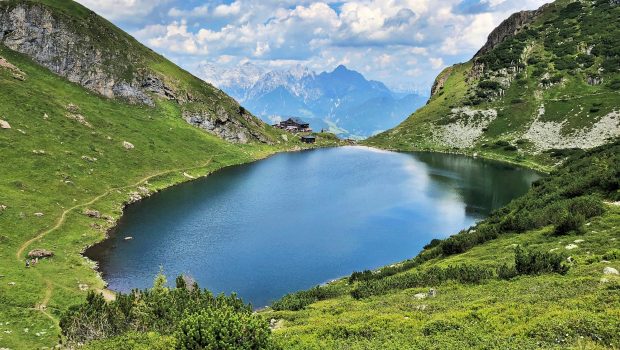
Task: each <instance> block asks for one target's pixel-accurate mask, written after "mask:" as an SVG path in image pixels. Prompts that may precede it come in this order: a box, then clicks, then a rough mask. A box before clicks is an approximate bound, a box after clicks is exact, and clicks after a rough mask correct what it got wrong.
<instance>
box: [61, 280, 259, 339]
mask: <svg viewBox="0 0 620 350" xmlns="http://www.w3.org/2000/svg"><path fill="white" fill-rule="evenodd" d="M252 311H253V310H252V307H251V306H250V305H246V304H244V303H243V301H242V300H241V299H239V298H237V297H236V296H235V295H234V294H233V295H231V296H224V295H219V296H217V297H214V296H213V294H211V293H210V292H209V291H207V290H201V289H199V288H198V286H197V285H196V284H194V285H193V286H186V285H185V281H184V280H183V278H178V279H177V287H176V288H167V287H166V279H165V277H164V276H163V275H161V274H160V275H159V276H158V277H157V278H156V280H155V284H154V286H153V288H152V289H149V290H142V291H138V290H135V291H133V292H132V293H130V294H119V295H117V297H116V300H115V301H112V302H106V301H105V300H104V299H103V296H102V295H101V294H96V293H94V292H90V293H89V294H88V296H87V299H86V302H85V303H84V304H80V305H76V306H73V307H71V308H69V310H67V311H66V312H65V313H64V315H63V316H62V318H61V320H60V327H61V329H62V335H63V339H64V341H65V342H66V343H68V344H77V343H87V342H89V341H92V340H96V339H106V338H113V337H117V336H124V335H126V334H131V333H132V332H140V333H143V332H154V333H156V334H159V335H168V336H171V335H174V337H173V341H174V342H175V347H176V348H177V349H224V348H247V349H266V348H269V347H270V339H269V326H268V324H267V322H266V321H265V320H263V319H261V318H259V317H258V316H256V315H253V314H252ZM205 323H209V325H208V326H206V325H205ZM222 327H226V329H224V328H222ZM196 329H200V334H199V335H196V333H195V332H194V330H196ZM168 341H169V340H168ZM112 342H114V340H112ZM214 344H215V345H214ZM226 344H228V345H226ZM240 345H243V347H238V346H240Z"/></svg>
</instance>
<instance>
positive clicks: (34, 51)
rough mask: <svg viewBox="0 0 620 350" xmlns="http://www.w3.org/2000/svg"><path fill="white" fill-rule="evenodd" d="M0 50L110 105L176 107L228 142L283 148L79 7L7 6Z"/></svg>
mask: <svg viewBox="0 0 620 350" xmlns="http://www.w3.org/2000/svg"><path fill="white" fill-rule="evenodd" d="M76 15H78V16H79V17H78V16H76ZM0 43H1V44H3V45H5V46H7V47H8V48H10V49H12V50H14V51H17V52H20V53H23V54H26V55H28V56H29V57H31V58H32V59H33V60H35V61H36V62H37V63H39V64H41V65H43V66H45V67H47V68H48V69H50V70H51V71H52V72H54V73H56V74H58V75H60V76H62V77H65V78H66V79H68V80H69V81H72V82H75V83H78V84H80V85H81V86H84V87H85V88H87V89H89V90H91V91H93V92H96V93H98V94H100V95H103V96H105V97H107V98H119V99H123V100H126V101H128V102H130V103H135V104H144V105H147V106H150V107H154V106H155V104H156V103H157V100H162V99H163V100H171V101H174V102H176V103H178V105H179V106H180V108H181V111H182V114H183V116H184V119H185V120H186V121H188V122H191V123H193V124H194V125H195V126H197V127H199V128H202V129H203V130H206V131H208V132H211V133H214V134H216V135H218V136H220V137H222V138H224V139H226V140H228V141H233V142H240V143H247V142H264V143H273V142H276V141H277V139H275V138H274V137H273V135H272V134H273V132H272V131H269V128H268V127H267V126H266V125H264V123H262V122H261V121H260V120H258V119H256V118H255V117H254V116H252V115H250V114H248V113H247V112H246V111H245V110H243V109H241V108H240V106H239V105H238V104H237V103H236V102H235V101H234V100H233V99H231V98H230V97H229V96H227V95H226V94H224V93H223V92H222V91H220V90H218V89H216V88H214V87H213V86H212V85H209V84H207V83H205V82H203V81H201V80H200V79H198V78H196V77H194V76H193V75H191V74H190V73H188V72H186V71H184V70H182V69H180V68H179V67H177V66H176V65H174V64H173V63H171V62H170V61H168V60H167V59H165V58H164V57H163V56H161V55H159V54H156V53H155V52H153V51H152V50H150V49H148V48H147V47H145V46H144V45H142V44H140V43H139V42H138V41H136V40H135V39H134V38H133V37H131V36H129V35H128V34H126V33H124V32H123V31H121V30H120V29H119V28H117V27H116V26H114V25H113V24H112V23H110V22H108V21H107V20H105V19H103V18H102V17H100V16H98V15H97V14H95V13H94V12H92V11H90V10H88V9H86V8H85V7H83V6H81V5H79V4H77V3H74V2H70V1H50V0H36V1H15V0H10V1H2V2H0Z"/></svg>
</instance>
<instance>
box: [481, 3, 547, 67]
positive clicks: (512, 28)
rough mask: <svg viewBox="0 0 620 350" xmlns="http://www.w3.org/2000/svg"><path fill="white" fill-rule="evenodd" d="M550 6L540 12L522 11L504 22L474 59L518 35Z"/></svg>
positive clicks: (542, 8)
mask: <svg viewBox="0 0 620 350" xmlns="http://www.w3.org/2000/svg"><path fill="white" fill-rule="evenodd" d="M546 6H548V5H544V6H543V7H541V8H539V9H538V10H534V11H521V12H517V13H514V14H512V15H511V16H510V17H508V18H507V19H506V20H504V21H503V22H502V23H501V24H500V25H499V26H498V27H497V28H495V29H494V30H493V31H492V32H491V34H489V37H488V38H487V42H486V43H485V44H484V46H483V47H482V48H481V49H480V50H478V52H477V53H476V54H475V55H474V58H476V57H480V56H482V55H484V54H485V53H487V52H489V51H491V50H493V49H494V48H495V47H497V45H499V44H501V43H502V42H503V41H504V40H506V38H508V37H511V36H513V35H516V34H518V33H519V32H520V31H521V30H522V29H523V28H524V27H525V26H527V25H528V24H530V23H532V21H533V20H534V19H535V18H536V16H538V15H539V14H540V13H541V12H542V11H543V10H544V9H545V8H546Z"/></svg>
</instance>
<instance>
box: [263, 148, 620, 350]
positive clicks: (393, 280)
mask: <svg viewBox="0 0 620 350" xmlns="http://www.w3.org/2000/svg"><path fill="white" fill-rule="evenodd" d="M619 179H620V143H618V142H616V143H615V144H613V145H609V146H604V147H602V148H599V149H595V150H593V151H591V152H588V153H586V154H584V155H581V156H573V157H571V158H570V159H569V160H568V161H567V162H566V164H565V165H564V166H562V167H560V168H559V169H558V170H556V171H554V172H553V173H552V174H551V175H550V176H549V177H546V178H544V179H542V180H539V181H537V182H536V183H535V184H534V186H533V188H532V190H531V191H530V192H529V193H528V194H527V195H525V196H524V197H522V198H520V199H517V200H515V201H513V202H512V203H511V204H509V205H508V206H507V207H505V208H503V209H501V210H499V211H497V212H496V213H494V214H492V215H491V216H490V217H489V218H488V219H486V220H484V221H482V222H480V223H478V224H477V225H476V226H474V227H472V228H471V229H469V230H465V231H463V232H461V233H459V234H458V235H455V236H452V237H450V238H448V239H446V240H443V241H440V240H434V241H432V242H430V243H429V244H428V245H427V246H426V247H425V249H424V250H423V251H422V252H421V253H420V254H419V255H418V256H417V257H416V258H414V259H412V260H408V261H405V262H402V263H400V264H396V265H392V266H390V267H384V268H382V269H380V270H377V271H365V272H358V273H354V274H353V275H351V277H349V278H348V279H343V280H340V281H336V282H334V283H331V284H329V285H326V286H321V287H316V288H314V289H312V290H309V291H303V292H298V293H294V294H291V295H288V296H286V297H284V298H283V299H281V300H280V301H278V302H276V303H274V305H273V309H274V310H267V311H264V312H263V315H264V317H266V318H268V319H271V320H272V324H274V325H275V328H276V329H275V331H274V337H275V339H276V342H277V343H278V344H279V345H280V346H281V347H282V348H284V349H438V348H439V349H463V348H476V349H477V348H484V349H509V348H510V349H533V348H543V349H550V348H558V349H560V348H562V349H565V348H575V349H606V348H618V347H620V336H619V334H620V333H618V329H619V328H620V293H618V290H620V276H618V275H617V274H605V273H604V271H605V269H606V268H609V267H612V268H615V269H616V270H617V269H620V206H619V204H620V202H618V200H619V199H620V192H619V188H620V183H619ZM616 273H617V272H616ZM431 289H433V290H434V291H435V294H429V291H430V290H431Z"/></svg>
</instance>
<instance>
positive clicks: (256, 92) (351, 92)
mask: <svg viewBox="0 0 620 350" xmlns="http://www.w3.org/2000/svg"><path fill="white" fill-rule="evenodd" d="M199 71H201V73H200V75H201V76H202V77H203V78H204V79H205V80H207V81H210V82H211V83H213V84H214V85H217V86H219V87H221V88H222V89H224V90H225V91H227V92H228V93H231V95H232V96H233V97H235V98H236V99H237V100H238V101H240V102H241V103H242V104H243V105H245V106H246V108H248V109H249V110H250V111H252V112H253V113H256V114H257V115H259V116H260V117H261V118H262V119H263V120H265V121H267V122H274V121H277V120H278V118H277V117H280V118H281V117H284V116H291V115H293V116H298V117H301V118H306V119H308V121H309V122H310V123H311V125H312V126H313V127H314V128H315V129H318V128H322V129H323V128H325V129H329V130H330V131H332V132H335V133H336V134H338V135H340V136H341V137H359V138H363V137H367V136H370V135H372V134H374V133H376V132H379V131H381V130H385V129H387V128H389V127H392V126H394V125H396V124H397V123H398V122H400V121H402V119H403V117H404V116H405V115H407V114H408V113H410V111H411V110H415V109H417V108H418V107H420V106H421V105H423V103H424V102H426V97H424V96H421V95H417V94H413V93H410V94H397V93H394V92H393V91H391V90H390V89H389V88H388V87H387V86H385V84H383V83H382V82H379V81H373V80H367V79H366V78H365V77H364V76H363V75H362V74H361V73H359V72H357V71H354V70H350V69H348V68H347V67H346V66H344V65H339V66H337V67H336V68H334V69H333V70H332V71H329V72H327V71H326V72H321V73H316V72H314V71H311V70H310V69H309V68H307V67H304V66H302V65H296V66H294V67H293V68H291V69H287V70H272V71H267V70H264V69H261V68H259V67H257V66H254V65H252V64H251V63H245V64H242V65H241V66H238V67H235V68H233V69H218V68H216V67H215V65H213V64H208V63H204V64H203V65H202V66H201V68H199ZM245 71H250V72H260V74H255V75H252V76H251V78H248V79H242V78H240V77H236V75H237V74H243V73H244V72H245ZM281 89H284V90H286V92H284V91H281ZM278 91H279V92H278ZM377 101H381V105H380V106H379V105H377V104H376V103H378V102H377ZM373 102H374V103H375V104H373ZM362 106H370V107H372V108H370V110H372V112H366V113H364V112H362V110H361V107H362ZM274 117H276V118H274Z"/></svg>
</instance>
